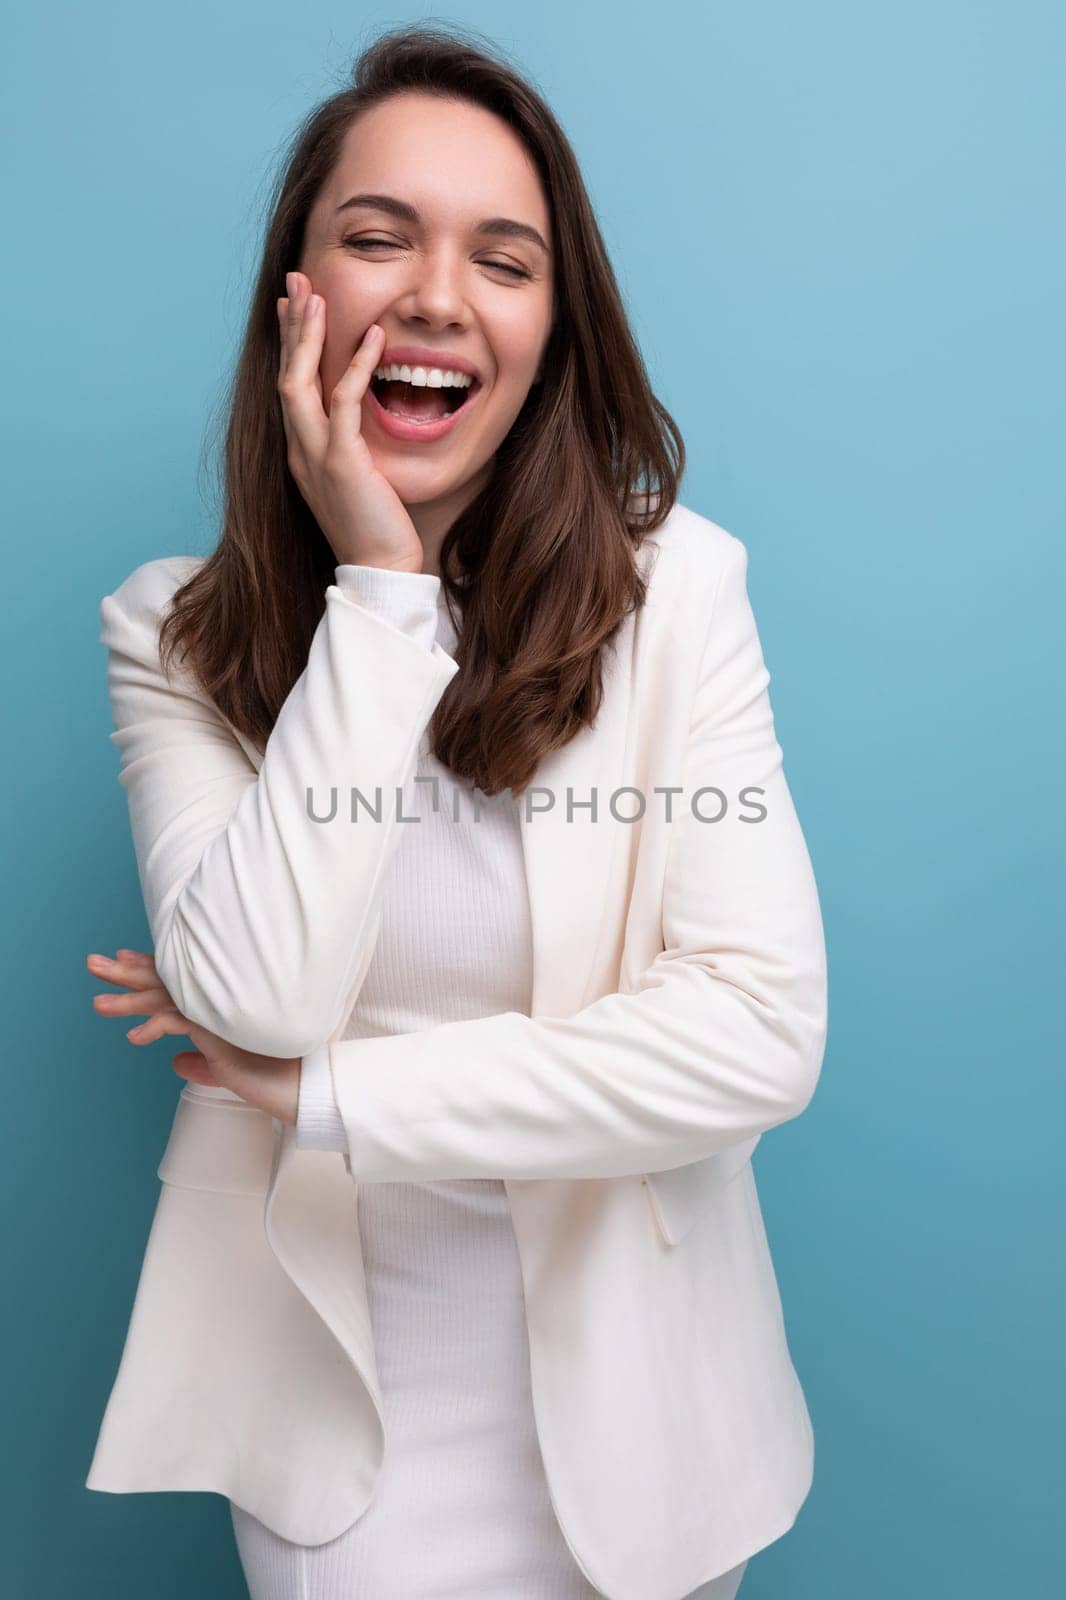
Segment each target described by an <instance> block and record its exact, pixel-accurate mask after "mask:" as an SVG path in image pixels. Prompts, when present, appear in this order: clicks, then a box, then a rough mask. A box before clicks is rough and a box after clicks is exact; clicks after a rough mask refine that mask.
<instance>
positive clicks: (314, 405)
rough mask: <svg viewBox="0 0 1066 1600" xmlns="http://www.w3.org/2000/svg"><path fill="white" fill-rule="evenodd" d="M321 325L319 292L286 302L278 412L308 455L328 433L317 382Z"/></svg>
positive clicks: (322, 306) (323, 317)
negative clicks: (280, 409) (286, 313)
mask: <svg viewBox="0 0 1066 1600" xmlns="http://www.w3.org/2000/svg"><path fill="white" fill-rule="evenodd" d="M325 324H326V314H325V303H324V301H323V299H322V296H321V295H311V294H305V295H303V296H302V298H301V299H299V300H298V301H295V302H294V301H290V302H289V313H288V322H287V329H286V336H285V337H286V360H285V372H284V376H280V375H279V378H278V393H279V395H280V398H281V407H282V414H283V416H284V417H285V418H286V420H287V423H288V425H289V427H291V428H293V429H294V430H295V432H296V436H297V443H298V444H299V446H300V448H301V449H302V450H303V451H304V453H305V455H307V456H308V457H309V458H314V457H315V456H316V455H319V454H321V452H322V450H323V449H324V448H325V443H326V439H327V436H328V432H329V420H328V418H327V416H326V413H325V409H324V407H323V405H322V391H321V388H320V386H319V382H318V369H319V365H320V363H321V360H322V345H323V339H324V334H325Z"/></svg>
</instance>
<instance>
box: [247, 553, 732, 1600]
mask: <svg viewBox="0 0 1066 1600" xmlns="http://www.w3.org/2000/svg"><path fill="white" fill-rule="evenodd" d="M337 582H338V583H339V584H341V586H342V587H344V588H345V590H346V592H347V593H349V594H351V595H353V596H354V597H355V598H356V599H358V600H359V601H360V602H361V603H363V604H366V605H368V606H373V608H374V609H375V610H376V611H377V612H378V613H379V614H381V615H383V616H385V617H386V618H387V619H388V620H389V621H390V622H392V623H393V625H394V626H397V627H401V628H403V629H404V630H405V631H406V632H408V633H410V634H411V636H412V637H414V638H416V639H418V640H419V641H420V642H421V643H422V644H424V645H425V647H426V648H427V649H429V648H431V647H432V644H433V642H434V639H437V640H439V642H440V644H441V645H442V647H443V648H444V649H445V650H448V651H449V652H451V651H453V650H454V648H455V642H456V634H455V629H454V626H453V624H452V621H451V618H450V616H449V615H448V611H447V607H446V603H445V598H444V594H443V589H442V586H441V582H440V579H439V578H438V577H437V576H436V575H435V574H431V573H394V572H387V571H385V570H383V569H379V568H375V567H367V566H356V565H342V566H339V567H338V568H337ZM416 776H417V777H418V778H420V779H423V780H429V779H431V778H436V779H437V780H438V785H437V789H436V798H437V809H434V785H433V784H432V783H430V782H429V781H423V782H414V781H413V780H412V782H411V783H410V784H409V785H408V787H407V789H406V790H405V795H404V812H403V814H404V815H405V816H416V815H417V816H418V817H419V819H420V820H419V821H417V822H414V821H412V822H410V823H405V824H402V825H401V836H400V840H399V842H398V844H397V846H396V849H395V852H394V854H393V856H392V857H391V859H390V862H389V866H388V869H387V875H386V880H385V885H384V891H383V900H382V912H381V922H380V929H379V934H378V940H377V944H376V946H375V950H374V955H373V959H372V961H371V964H370V967H369V969H368V971H367V975H366V979H365V981H364V984H363V986H362V988H361V990H360V992H359V997H358V1001H357V1003H356V1006H355V1008H354V1010H353V1013H352V1016H351V1018H350V1019H349V1022H348V1025H347V1028H346V1030H345V1033H344V1035H343V1037H344V1038H346V1039H366V1038H376V1037H380V1036H381V1035H383V1034H390V1033H410V1032H414V1031H416V1030H418V1029H421V1028H429V1027H432V1026H433V1025H434V1024H436V1023H439V1022H451V1021H460V1020H464V1019H468V1018H474V1017H480V1016H487V1015H491V1014H494V1013H497V1012H501V1011H523V1012H525V1013H526V1014H527V1015H528V1014H529V1009H530V984H531V974H532V946H531V932H530V923H529V902H528V896H527V891H526V881H525V869H524V863H523V857H522V849H521V839H520V833H519V819H518V813H517V809H516V804H517V803H516V802H515V801H514V799H513V797H512V796H511V795H510V794H508V795H506V796H505V797H503V799H502V800H497V801H495V802H484V803H483V806H482V809H481V811H480V816H479V819H478V820H476V821H475V820H474V799H473V790H472V789H471V788H470V786H469V785H466V784H463V783H461V782H460V781H459V780H457V779H456V778H455V776H454V775H453V774H452V773H451V772H450V771H449V770H448V769H447V768H446V767H444V766H442V765H441V763H440V762H439V761H438V760H437V759H436V757H435V756H434V755H433V754H432V753H431V751H430V749H429V739H428V735H427V734H426V733H425V731H424V730H423V734H422V739H421V744H420V749H419V756H418V764H417V767H416ZM296 1137H297V1143H298V1144H299V1145H300V1146H301V1147H303V1148H316V1149H324V1150H347V1148H348V1146H347V1138H346V1135H345V1130H344V1124H343V1122H342V1120H341V1117H340V1113H339V1111H338V1109H337V1105H336V1101H335V1099H334V1096H333V1088H332V1082H331V1079H330V1076H329V1062H328V1053H327V1051H326V1050H325V1048H322V1049H320V1050H317V1051H315V1052H314V1053H313V1054H312V1055H311V1056H309V1057H306V1058H305V1060H304V1062H303V1069H302V1072H301V1083H300V1105H299V1117H298V1123H297V1134H296ZM356 1195H357V1196H358V1202H357V1203H358V1218H359V1231H360V1239H361V1244H362V1251H363V1260H364V1265H365V1271H366V1288H367V1296H368V1301H369V1307H370V1314H371V1324H372V1328H373V1334H374V1345H375V1354H376V1357H377V1366H378V1374H379V1378H380V1384H381V1393H382V1401H383V1406H384V1412H385V1434H386V1437H385V1455H384V1461H383V1465H382V1469H381V1473H380V1476H379V1479H378V1482H377V1485H376V1488H375V1491H374V1495H373V1497H372V1499H371V1501H370V1504H369V1506H368V1507H367V1509H366V1511H365V1512H364V1513H363V1515H362V1516H361V1517H360V1518H359V1520H358V1521H357V1522H355V1523H354V1524H353V1525H352V1526H351V1527H350V1528H349V1529H347V1531H346V1532H345V1533H343V1534H341V1535H340V1537H339V1538H337V1539H334V1540H332V1541H331V1542H330V1543H329V1544H325V1545H317V1546H303V1545H297V1544H293V1543H291V1542H289V1541H288V1540H286V1539H283V1538H281V1537H280V1536H279V1535H278V1534H276V1533H275V1532H273V1530H271V1529H269V1528H266V1527H265V1526H264V1525H263V1524H262V1523H261V1522H259V1521H258V1520H257V1519H256V1518H255V1517H253V1516H251V1515H250V1514H249V1513H248V1512H246V1511H244V1510H243V1509H242V1508H241V1507H239V1506H232V1505H231V1511H232V1517H233V1527H234V1533H235V1535H236V1540H237V1547H238V1552H239V1554H240V1558H241V1562H242V1565H243V1567H244V1572H245V1577H246V1580H247V1583H248V1588H249V1594H250V1597H251V1600H596V1597H598V1596H599V1593H600V1591H599V1590H597V1589H595V1588H593V1587H592V1585H591V1584H590V1583H589V1582H588V1581H587V1580H586V1579H585V1577H584V1576H583V1574H582V1572H581V1570H580V1568H579V1567H578V1565H577V1563H576V1561H575V1559H574V1557H573V1555H572V1554H571V1552H570V1550H569V1547H568V1546H567V1544H566V1541H565V1540H564V1538H563V1535H562V1532H561V1529H560V1527H559V1524H558V1521H557V1519H556V1517H555V1513H554V1511H553V1508H552V1504H551V1499H550V1496H549V1492H548V1485H547V1480H546V1477H545V1474H544V1466H543V1461H542V1459H541V1454H540V1447H539V1443H538V1439H537V1432H536V1426H535V1422H534V1415H533V1407H532V1398H531V1392H530V1372H529V1346H528V1336H527V1331H526V1322H525V1309H524V1298H523V1288H522V1278H521V1270H520V1265H519V1258H518V1253H517V1247H516V1244H515V1238H514V1232H513V1229H512V1224H511V1216H510V1207H509V1203H508V1199H507V1191H506V1189H505V1188H504V1185H503V1182H502V1180H500V1179H487V1178H465V1179H458V1180H447V1181H446V1180H435V1181H432V1182H427V1183H366V1184H362V1185H360V1186H359V1187H358V1189H356V1188H353V1204H355V1203H356V1198H355V1197H356ZM267 1403H268V1402H267ZM742 1572H743V1568H738V1569H736V1570H735V1572H734V1573H732V1574H724V1575H723V1577H722V1578H719V1579H716V1580H714V1583H713V1584H712V1585H709V1586H705V1587H704V1589H702V1590H701V1591H699V1593H700V1595H701V1596H703V1595H706V1597H707V1600H732V1597H733V1595H734V1594H735V1592H736V1588H737V1585H738V1584H739V1580H740V1577H741V1575H742Z"/></svg>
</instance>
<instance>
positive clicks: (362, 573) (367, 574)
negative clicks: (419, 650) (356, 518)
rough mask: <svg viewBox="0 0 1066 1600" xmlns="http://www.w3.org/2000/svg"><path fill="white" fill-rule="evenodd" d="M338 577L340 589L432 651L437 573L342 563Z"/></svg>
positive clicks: (438, 583)
mask: <svg viewBox="0 0 1066 1600" xmlns="http://www.w3.org/2000/svg"><path fill="white" fill-rule="evenodd" d="M336 580H337V587H338V589H341V590H343V592H344V593H345V594H346V595H348V596H349V597H350V598H351V599H353V600H358V601H359V603H360V604H361V605H364V606H366V607H367V609H368V610H370V611H374V612H376V613H377V615H378V616H380V617H382V618H383V619H384V620H385V621H386V622H391V623H392V624H393V626H394V627H397V628H399V629H400V630H401V632H403V633H407V634H409V635H410V636H411V637H412V638H413V639H416V640H417V641H418V643H419V644H421V645H423V646H424V647H425V648H426V649H427V650H432V648H433V644H434V641H435V639H436V637H437V602H438V598H439V595H440V578H439V577H438V576H437V574H436V573H435V572H392V571H390V570H389V569H388V568H387V567H370V566H363V565H361V564H360V563H357V562H342V563H341V564H340V565H339V566H338V567H337V569H336Z"/></svg>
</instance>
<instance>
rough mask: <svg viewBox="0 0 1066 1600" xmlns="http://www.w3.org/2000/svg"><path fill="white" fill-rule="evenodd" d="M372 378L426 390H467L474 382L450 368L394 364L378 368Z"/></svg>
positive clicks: (467, 376) (462, 373) (468, 375)
mask: <svg viewBox="0 0 1066 1600" xmlns="http://www.w3.org/2000/svg"><path fill="white" fill-rule="evenodd" d="M374 376H375V378H384V379H386V380H387V381H388V382H390V383H395V382H396V381H397V380H399V381H400V382H401V383H413V384H416V385H417V386H418V387H419V388H428V389H448V388H454V389H468V388H469V387H470V385H471V384H472V383H473V381H474V380H473V378H472V377H471V376H470V374H469V372H453V371H452V369H451V368H450V367H399V366H396V365H395V364H393V365H392V366H388V367H378V369H377V371H376V372H375V373H374Z"/></svg>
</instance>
